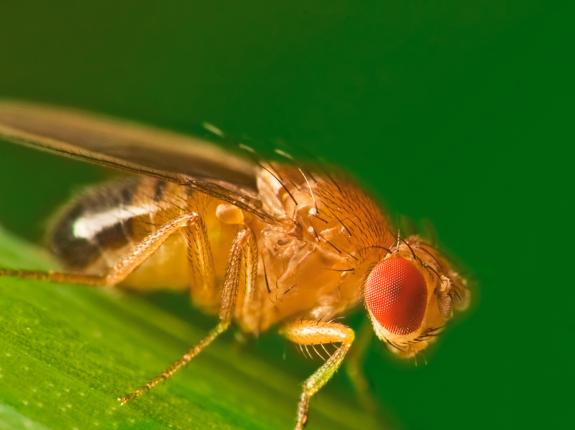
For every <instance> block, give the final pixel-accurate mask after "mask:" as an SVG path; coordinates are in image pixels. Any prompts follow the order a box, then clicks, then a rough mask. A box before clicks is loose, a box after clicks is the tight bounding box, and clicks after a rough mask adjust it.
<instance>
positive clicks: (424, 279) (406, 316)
mask: <svg viewBox="0 0 575 430" xmlns="http://www.w3.org/2000/svg"><path fill="white" fill-rule="evenodd" d="M390 251H391V252H389V253H388V254H387V255H386V256H385V257H384V258H383V259H382V260H381V261H379V262H378V263H377V264H376V265H375V266H374V267H373V268H372V269H371V271H370V273H369V275H368V276H367V278H366V281H365V285H364V298H365V306H366V308H367V310H368V312H369V316H370V319H371V322H372V325H373V328H374V331H375V333H376V335H377V337H379V338H380V339H381V340H382V341H384V342H385V343H386V344H387V345H388V347H389V349H390V350H391V351H392V352H394V353H395V354H397V355H398V356H399V357H401V358H410V357H413V356H415V355H416V354H417V353H418V352H420V351H422V350H424V349H425V348H427V346H428V345H429V344H430V343H432V342H433V341H434V340H435V338H436V337H437V336H438V335H439V333H440V332H441V331H442V329H443V328H444V327H445V325H446V323H447V322H448V321H449V320H450V319H451V317H452V315H453V313H454V311H460V310H463V309H465V308H466V307H467V305H468V303H469V290H468V289H467V281H466V280H465V279H464V278H463V277H461V276H460V275H459V274H458V273H457V272H456V271H455V270H453V268H452V267H451V265H450V264H449V262H448V261H447V259H446V258H445V257H444V256H443V255H442V254H441V253H440V252H439V251H438V250H437V249H436V248H435V247H433V246H432V245H431V244H429V243H427V242H425V241H423V240H422V239H421V238H419V237H418V236H410V237H408V238H406V239H402V240H400V241H398V243H397V244H396V246H394V248H392V249H391V250H390Z"/></svg>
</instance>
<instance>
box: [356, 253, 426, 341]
mask: <svg viewBox="0 0 575 430" xmlns="http://www.w3.org/2000/svg"><path fill="white" fill-rule="evenodd" d="M426 303H427V288H426V287H425V279H424V278H423V275H422V274H421V273H420V272H419V270H417V268H416V267H415V266H414V264H413V263H412V262H411V261H409V260H406V259H405V258H400V257H391V258H388V259H386V260H384V261H382V262H381V263H379V264H378V265H377V266H375V267H374V268H373V270H372V271H371V273H370V274H369V276H368V278H367V282H366V284H365V304H366V305H367V308H368V310H369V311H370V312H371V314H372V315H373V317H374V318H375V319H376V320H377V321H378V322H379V324H381V325H382V326H383V327H384V328H385V329H386V330H387V331H389V332H390V333H393V334H398V335H405V334H409V333H411V332H413V331H415V330H417V329H418V328H419V326H420V324H421V320H422V319H423V315H424V314H425V307H426Z"/></svg>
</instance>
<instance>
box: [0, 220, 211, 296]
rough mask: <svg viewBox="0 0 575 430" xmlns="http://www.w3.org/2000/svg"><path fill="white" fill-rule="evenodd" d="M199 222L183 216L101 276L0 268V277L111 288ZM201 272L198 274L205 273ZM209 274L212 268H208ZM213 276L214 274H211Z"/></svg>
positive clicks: (158, 231)
mask: <svg viewBox="0 0 575 430" xmlns="http://www.w3.org/2000/svg"><path fill="white" fill-rule="evenodd" d="M199 222H201V218H200V217H199V216H198V215H196V214H189V215H184V216H181V217H178V218H175V219H173V220H171V221H169V222H167V223H166V224H164V225H162V226H161V227H160V228H158V229H157V230H156V231H155V232H153V233H150V234H149V235H148V236H146V237H145V238H144V239H143V240H142V241H141V242H139V243H138V244H137V245H136V247H135V249H134V250H133V252H132V253H130V254H128V255H126V256H125V257H124V258H122V259H121V260H119V261H118V262H117V263H116V265H115V266H114V267H112V268H111V269H110V271H109V272H108V273H107V274H106V275H103V276H97V275H85V274H81V273H63V272H54V271H47V272H43V271H36V270H18V269H3V268H0V276H12V277H16V278H23V279H35V280H45V281H52V282H59V283H68V284H83V285H93V286H113V285H116V284H118V283H120V282H122V281H123V280H124V279H126V277H128V275H130V273H132V272H133V271H134V270H135V269H136V268H138V266H140V265H141V264H142V263H143V262H144V261H146V259H147V258H148V257H150V256H151V255H152V254H153V253H154V252H156V251H157V250H158V248H159V247H160V246H161V245H162V244H163V243H164V242H165V241H166V239H168V238H169V237H170V236H171V235H172V234H174V233H175V232H177V231H179V230H181V229H183V228H186V227H187V230H186V231H187V232H188V234H190V233H189V232H190V231H192V232H193V231H196V230H197V228H198V227H197V225H198V223H199ZM203 267H204V266H202V268H200V270H206V269H203ZM207 270H208V271H210V270H211V272H213V269H212V268H208V269H207ZM212 276H213V274H212Z"/></svg>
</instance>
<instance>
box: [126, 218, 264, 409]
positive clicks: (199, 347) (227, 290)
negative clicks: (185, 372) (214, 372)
mask: <svg viewBox="0 0 575 430" xmlns="http://www.w3.org/2000/svg"><path fill="white" fill-rule="evenodd" d="M256 271H257V246H256V242H255V238H254V235H253V233H252V231H251V230H250V229H248V228H242V229H241V230H240V231H239V232H238V234H237V235H236V237H235V239H234V241H233V244H232V248H231V251H230V255H229V257H228V264H227V268H226V274H225V277H224V283H223V287H222V290H221V291H222V297H221V305H220V312H219V322H218V324H217V325H216V326H215V327H214V328H213V329H212V330H210V332H209V333H208V334H207V336H206V337H204V338H203V339H202V340H200V341H199V342H198V343H197V344H195V345H194V346H193V347H192V348H190V349H189V350H188V351H187V352H186V353H185V354H184V355H183V356H182V357H181V358H180V359H178V360H177V361H175V362H174V363H172V365H171V366H170V367H168V368H167V369H166V370H164V371H163V372H162V373H160V374H159V375H158V376H156V377H155V378H153V379H151V380H150V381H148V382H147V383H146V384H144V385H142V386H141V387H139V388H137V389H135V390H134V391H132V392H131V393H129V394H126V395H125V396H122V397H120V398H118V400H119V401H120V403H122V404H125V403H127V402H129V401H130V400H132V399H134V398H136V397H139V396H141V395H142V394H144V393H146V392H148V391H150V390H151V389H152V388H154V387H155V386H156V385H158V384H160V383H162V382H164V381H165V380H167V379H169V378H170V377H172V376H173V375H174V374H175V373H176V372H177V371H178V370H180V369H181V368H182V367H184V366H185V365H186V364H188V363H189V362H190V361H191V360H192V359H193V358H194V357H195V356H197V355H198V354H199V353H200V352H202V351H203V350H204V349H205V348H206V347H207V346H208V345H209V344H211V343H212V342H213V341H214V340H215V339H216V338H217V337H218V336H219V335H220V334H222V333H223V332H225V331H226V330H227V329H228V327H229V326H230V324H231V322H232V318H233V314H234V308H235V303H236V299H237V296H238V294H239V292H240V291H241V290H242V289H243V290H244V291H249V290H250V289H252V288H253V286H254V285H255V279H256Z"/></svg>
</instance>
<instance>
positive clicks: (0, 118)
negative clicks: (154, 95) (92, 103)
mask: <svg viewBox="0 0 575 430" xmlns="http://www.w3.org/2000/svg"><path fill="white" fill-rule="evenodd" d="M0 137H1V138H2V139H4V140H7V141H12V142H16V143H20V144H24V145H28V146H31V147H34V148H37V149H41V150H45V151H49V152H52V153H56V154H59V155H61V156H65V157H71V158H74V159H78V160H81V161H85V162H88V163H92V164H97V165H101V166H104V167H108V168H113V169H118V170H121V171H123V172H125V173H130V174H135V175H131V176H129V175H128V176H127V177H126V178H124V179H119V180H115V181H113V182H110V183H107V184H104V185H101V186H96V187H94V188H93V189H91V190H88V191H87V192H84V193H83V194H81V195H79V196H78V197H77V198H75V199H74V200H73V201H72V202H71V203H70V204H69V205H68V206H66V207H65V208H64V209H62V210H61V212H60V213H59V215H58V216H57V218H56V221H55V222H54V223H53V226H52V228H51V233H50V243H51V249H52V251H53V252H54V254H55V255H56V257H57V258H58V259H59V261H60V262H61V264H62V266H63V267H64V268H65V269H64V270H63V271H61V272H60V271H49V272H41V271H28V270H18V269H7V268H5V269H0V276H13V277H20V278H27V279H43V280H49V281H54V282H63V283H71V284H85V285H93V286H104V287H112V286H120V287H123V288H126V289H133V290H139V291H142V290H152V289H161V288H170V289H175V290H181V291H184V292H189V294H190V296H191V300H192V302H193V303H194V305H195V306H197V307H198V308H200V309H201V310H203V311H205V312H207V313H210V314H214V315H217V317H218V322H217V324H216V325H215V327H214V328H213V329H212V330H211V331H210V332H209V333H208V334H207V335H206V336H205V337H204V338H203V339H201V340H200V341H199V342H198V343H197V344H195V345H194V346H192V347H191V348H190V349H189V350H188V351H187V352H185V353H184V354H183V355H182V356H181V358H179V359H178V360H176V361H175V362H174V363H172V364H171V365H170V366H169V367H167V368H166V369H165V370H164V371H163V372H161V373H160V374H159V375H158V376H156V377H154V378H152V379H150V380H149V381H148V382H147V383H145V384H144V385H142V386H140V387H139V388H136V389H135V390H133V391H131V392H130V393H128V394H126V395H124V396H122V397H120V398H119V401H120V402H121V403H122V404H124V403H126V402H129V401H130V400H133V399H135V398H136V397H139V396H141V395H142V394H144V393H146V392H147V391H149V390H150V389H152V388H153V387H155V386H156V385H158V384H159V383H161V382H163V381H165V380H167V379H169V378H170V377H171V376H172V375H173V374H174V373H176V372H177V371H178V370H179V369H181V368H182V367H183V366H185V365H186V364H187V363H189V362H190V361H191V360H192V359H193V358H194V357H195V356H197V355H198V354H199V353H200V352H201V351H202V350H204V349H205V348H206V347H208V345H210V343H212V342H213V341H214V340H215V339H216V338H217V337H218V336H219V335H220V334H222V333H223V332H225V331H226V330H227V329H228V328H229V327H230V326H231V325H232V324H236V325H237V326H239V328H240V329H241V330H243V331H244V332H247V333H251V334H258V333H260V332H262V331H264V330H268V329H270V328H272V327H279V332H280V333H281V334H282V335H283V336H284V337H286V338H287V339H289V340H290V341H291V342H294V343H295V344H297V345H300V346H304V347H308V346H312V347H315V346H325V345H327V344H334V345H335V349H333V352H332V353H331V354H329V356H328V357H327V358H326V359H325V361H324V363H323V364H322V365H321V366H320V367H319V368H318V369H317V370H316V371H315V372H314V373H313V374H312V375H311V376H310V377H309V378H308V379H306V380H305V382H304V384H303V388H302V392H301V396H300V400H299V404H298V407H297V417H296V426H295V428H296V430H297V429H302V428H303V427H304V426H305V424H306V422H307V419H308V410H309V402H310V399H311V398H312V397H313V396H314V395H315V394H316V393H317V392H318V391H319V390H320V389H321V388H322V387H323V386H324V385H325V384H326V383H327V382H328V380H329V379H330V378H331V377H332V376H333V374H334V373H335V372H336V371H337V370H338V369H339V367H340V366H341V364H342V362H343V361H344V358H345V357H346V355H347V354H348V351H349V350H350V347H351V345H352V343H353V341H354V337H355V334H354V331H353V330H352V329H351V328H350V327H348V326H346V325H345V324H343V323H341V322H335V321H334V320H335V319H336V318H338V317H339V316H342V315H344V314H345V313H346V312H348V311H350V310H351V309H353V308H355V307H358V306H360V305H361V304H362V303H363V305H364V307H365V309H366V310H367V313H368V315H369V319H370V320H371V324H372V326H373V331H374V332H375V334H376V335H377V337H378V338H379V339H381V340H382V341H383V342H384V343H385V344H386V345H387V346H388V347H389V349H390V350H391V351H392V352H393V353H394V354H395V355H397V356H399V357H402V358H409V357H413V356H415V355H416V354H417V353H419V352H420V351H422V350H424V349H425V348H426V347H427V346H428V345H429V344H430V343H432V342H433V340H434V339H435V338H436V337H437V335H438V334H439V333H440V332H441V330H442V329H443V328H444V326H445V325H446V323H447V322H448V321H449V320H450V318H451V317H452V315H453V313H454V311H455V310H462V309H464V308H465V306H466V304H467V302H468V296H469V293H468V288H467V285H466V280H465V279H464V278H463V277H462V276H460V275H459V274H458V273H457V272H456V271H455V269H454V268H453V267H452V264H451V263H450V262H449V261H448V259H447V257H446V256H445V255H444V254H442V253H441V252H440V251H439V250H438V249H437V248H436V247H435V246H434V245H433V244H431V243H429V242H427V241H425V240H424V239H422V238H421V237H419V236H416V235H412V236H407V237H405V238H398V237H397V235H396V234H395V230H394V227H393V226H392V224H391V221H390V219H389V217H388V215H387V213H386V212H385V211H384V210H383V209H382V208H381V207H379V206H378V205H377V204H376V203H375V201H374V200H373V199H372V198H371V197H370V196H369V195H367V194H366V193H365V192H364V191H363V190H362V189H361V188H360V187H358V186H357V185H356V184H355V183H354V182H353V181H352V180H351V179H350V178H348V177H347V176H345V175H343V174H341V173H336V172H334V171H331V172H328V171H327V170H325V169H323V168H321V167H319V166H316V167H313V166H310V167H303V166H301V165H297V164H296V163H294V162H287V161H286V162H278V161H273V162H272V161H270V162H264V161H262V160H258V159H257V157H256V158H253V157H252V158H250V157H241V156H239V155H236V154H234V153H232V152H229V151H226V150H224V149H222V148H220V147H219V146H217V145H214V144H211V143H208V142H206V141H204V140H201V139H197V138H193V137H187V136H181V135H178V134H175V133H172V132H167V131H162V130H159V129H155V128H152V127H147V126H141V125H136V124H133V123H128V122H121V121H117V120H112V119H109V118H104V117H100V116H94V115H91V114H86V113H81V112H78V111H74V110H67V109H61V108H54V107H48V106H40V105H34V104H28V103H21V102H11V101H6V102H2V103H0Z"/></svg>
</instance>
